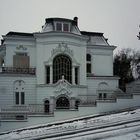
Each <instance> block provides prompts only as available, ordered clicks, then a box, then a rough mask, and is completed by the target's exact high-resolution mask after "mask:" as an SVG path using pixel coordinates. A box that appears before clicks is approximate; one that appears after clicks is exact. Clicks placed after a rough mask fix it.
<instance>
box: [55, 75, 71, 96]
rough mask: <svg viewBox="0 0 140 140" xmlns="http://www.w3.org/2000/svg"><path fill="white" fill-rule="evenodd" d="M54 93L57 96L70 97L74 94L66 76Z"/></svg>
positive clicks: (59, 82) (57, 85) (58, 83)
mask: <svg viewBox="0 0 140 140" xmlns="http://www.w3.org/2000/svg"><path fill="white" fill-rule="evenodd" d="M54 92H55V93H56V94H57V96H58V95H62V94H63V95H64V94H65V95H68V96H69V95H71V94H72V91H71V89H70V84H69V83H68V82H67V80H65V79H64V76H62V79H61V80H59V81H58V82H57V83H56V86H55V91H54Z"/></svg>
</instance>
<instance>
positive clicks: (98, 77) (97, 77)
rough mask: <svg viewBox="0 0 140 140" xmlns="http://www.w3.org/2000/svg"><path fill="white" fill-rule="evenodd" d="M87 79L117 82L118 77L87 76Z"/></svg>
mask: <svg viewBox="0 0 140 140" xmlns="http://www.w3.org/2000/svg"><path fill="white" fill-rule="evenodd" d="M87 79H110V80H119V79H120V78H119V77H118V76H95V75H94V76H88V77H87Z"/></svg>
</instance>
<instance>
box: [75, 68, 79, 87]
mask: <svg viewBox="0 0 140 140" xmlns="http://www.w3.org/2000/svg"><path fill="white" fill-rule="evenodd" d="M78 70H79V69H78V67H75V84H76V85H77V84H78V83H79V75H78V74H79V72H78Z"/></svg>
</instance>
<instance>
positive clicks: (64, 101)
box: [56, 97, 70, 109]
mask: <svg viewBox="0 0 140 140" xmlns="http://www.w3.org/2000/svg"><path fill="white" fill-rule="evenodd" d="M69 108H70V103H69V100H68V98H66V97H59V98H58V99H57V100H56V109H69Z"/></svg>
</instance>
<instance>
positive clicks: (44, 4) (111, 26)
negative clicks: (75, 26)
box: [0, 0, 140, 50]
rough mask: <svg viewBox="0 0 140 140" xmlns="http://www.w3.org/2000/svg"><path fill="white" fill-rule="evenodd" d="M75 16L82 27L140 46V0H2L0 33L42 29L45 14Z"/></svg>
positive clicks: (114, 41) (123, 44)
mask: <svg viewBox="0 0 140 140" xmlns="http://www.w3.org/2000/svg"><path fill="white" fill-rule="evenodd" d="M74 16H77V17H78V18H79V28H80V30H84V31H91V32H103V33H104V36H105V37H106V38H108V39H109V43H110V44H112V45H116V46H118V49H121V48H127V47H129V48H135V49H138V50H140V40H138V39H137V37H136V36H137V35H138V32H139V30H140V28H139V24H140V0H0V35H5V34H6V33H8V32H9V31H16V32H31V33H32V32H38V31H41V26H42V25H43V24H44V23H45V18H50V17H61V18H70V19H73V17H74ZM0 38H1V37H0Z"/></svg>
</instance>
